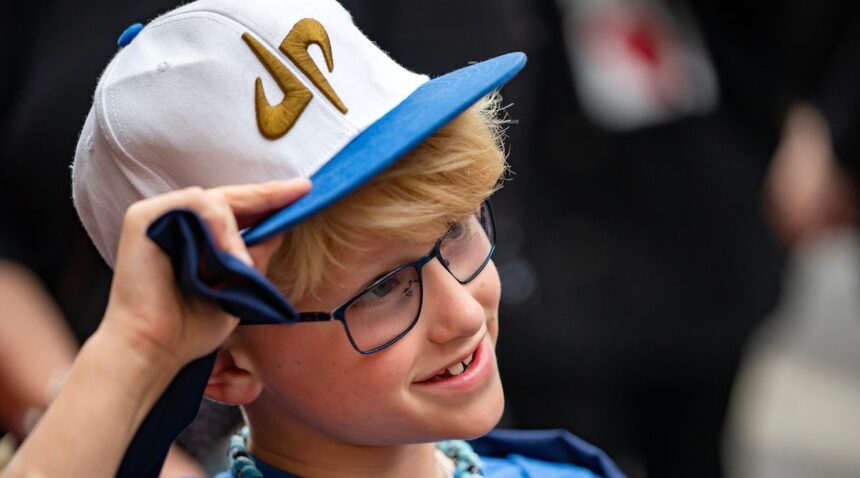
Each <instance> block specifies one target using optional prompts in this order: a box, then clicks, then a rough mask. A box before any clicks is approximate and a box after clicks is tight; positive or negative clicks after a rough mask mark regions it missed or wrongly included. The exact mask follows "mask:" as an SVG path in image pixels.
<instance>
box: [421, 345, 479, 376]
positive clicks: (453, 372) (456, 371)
mask: <svg viewBox="0 0 860 478" xmlns="http://www.w3.org/2000/svg"><path fill="white" fill-rule="evenodd" d="M474 357H475V352H472V353H470V354H469V356H468V357H466V358H465V359H464V360H462V361H460V362H457V363H455V364H453V365H451V366H450V367H448V368H446V369H445V370H442V371H441V372H439V373H437V374H436V375H434V376H432V377H430V379H429V381H431V382H438V381H439V380H445V379H446V378H450V377H456V376H457V375H460V374H461V373H463V372H465V371H466V369H468V368H469V365H470V364H471V363H472V359H473V358H474Z"/></svg>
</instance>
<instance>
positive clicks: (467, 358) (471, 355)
mask: <svg viewBox="0 0 860 478" xmlns="http://www.w3.org/2000/svg"><path fill="white" fill-rule="evenodd" d="M473 355H474V353H471V354H469V356H468V357H466V360H463V363H464V364H465V365H466V366H467V367H468V366H469V364H470V363H472V359H473V358H474V356H473Z"/></svg>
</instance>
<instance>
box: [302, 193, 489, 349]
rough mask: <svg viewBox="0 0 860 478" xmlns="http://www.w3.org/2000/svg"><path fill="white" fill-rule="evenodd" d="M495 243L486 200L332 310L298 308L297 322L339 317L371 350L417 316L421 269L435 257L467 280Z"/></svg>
mask: <svg viewBox="0 0 860 478" xmlns="http://www.w3.org/2000/svg"><path fill="white" fill-rule="evenodd" d="M495 248H496V225H495V222H494V220H493V211H492V209H491V208H490V203H489V202H486V201H485V202H484V203H483V204H481V206H480V207H479V208H478V209H477V210H476V211H475V213H474V214H472V215H471V216H469V217H467V218H466V219H463V220H461V221H458V222H457V223H455V224H453V225H451V227H450V228H449V229H448V231H447V232H446V233H445V235H444V236H442V237H441V238H440V239H439V240H438V241H436V244H435V245H434V246H433V249H432V250H430V252H428V253H427V255H425V256H424V257H422V258H420V259H418V260H416V261H414V262H410V263H408V264H403V265H401V266H399V267H397V268H395V269H393V270H392V271H390V272H387V273H385V274H383V275H382V276H381V277H379V278H378V279H376V280H374V281H373V283H371V284H370V285H368V286H367V287H365V288H364V289H363V290H362V291H361V292H359V293H358V294H356V295H355V296H354V297H353V298H351V299H349V300H348V301H346V302H344V303H343V304H342V305H341V306H340V307H338V308H336V309H335V310H334V311H332V312H331V313H327V312H302V313H300V314H299V319H298V321H299V322H319V321H327V320H338V321H340V322H341V323H342V324H343V327H344V329H345V330H346V335H347V337H349V341H350V343H351V344H352V347H353V348H354V349H355V350H357V351H358V352H359V353H361V354H372V353H374V352H379V351H380V350H382V349H384V348H386V347H388V346H390V345H392V344H393V343H395V342H397V341H398V340H400V339H401V338H403V336H404V335H406V334H407V333H408V332H409V331H410V330H412V327H414V326H415V324H416V323H417V322H418V317H420V316H421V305H422V303H423V300H424V287H423V281H422V278H421V269H422V268H423V267H424V265H425V264H427V263H428V262H430V261H431V260H433V259H434V258H436V259H439V262H440V263H441V264H442V266H443V267H445V270H447V271H448V272H449V273H450V274H451V276H453V277H454V279H457V282H459V283H460V284H466V283H468V282H470V281H471V280H472V279H474V278H475V277H477V276H478V274H480V273H481V271H482V270H484V267H486V265H487V263H489V262H490V257H492V255H493V251H494V250H495Z"/></svg>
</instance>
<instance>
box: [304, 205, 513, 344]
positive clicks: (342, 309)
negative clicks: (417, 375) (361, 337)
mask: <svg viewBox="0 0 860 478" xmlns="http://www.w3.org/2000/svg"><path fill="white" fill-rule="evenodd" d="M485 206H486V209H487V216H488V220H489V226H490V228H489V230H486V229H485V232H487V233H488V236H491V237H489V239H490V251H489V252H488V253H487V257H486V258H485V259H484V262H483V263H481V265H480V266H479V267H478V269H477V270H476V271H475V272H474V273H473V274H472V275H470V276H469V277H468V278H466V279H464V280H460V279H459V278H457V276H456V275H455V274H454V273H453V272H452V271H451V269H450V268H449V267H448V264H446V262H445V258H444V257H443V256H442V253H441V248H442V241H443V240H444V239H445V236H442V237H441V238H439V239H438V240H437V241H436V244H434V245H433V249H431V250H430V252H428V253H427V254H426V255H424V256H423V257H421V258H419V259H417V260H415V261H413V262H409V263H407V264H403V265H400V266H398V267H396V268H394V269H392V270H391V271H389V272H387V273H386V274H385V275H383V276H382V277H380V278H379V279H376V280H375V281H373V283H372V284H370V285H368V286H367V287H365V288H364V289H362V290H361V291H360V292H359V293H358V294H356V295H355V296H354V297H352V298H351V299H349V300H347V301H346V302H344V303H343V304H341V305H339V306H338V307H337V308H336V309H334V310H333V311H331V312H300V313H299V316H298V319H297V320H296V322H326V321H329V320H337V321H339V322H340V323H341V324H343V328H344V330H345V331H346V336H347V337H348V338H349V343H350V344H352V348H354V349H355V350H356V351H357V352H358V353H360V354H362V355H370V354H373V353H376V352H379V351H380V350H383V349H386V348H388V347H390V346H391V345H393V344H394V343H395V342H397V341H398V340H400V339H402V338H403V336H405V335H406V334H408V333H409V331H410V330H412V328H413V327H415V324H417V323H418V319H419V318H420V317H421V309H422V308H423V306H424V278H423V276H422V274H421V269H423V268H424V265H425V264H427V263H428V262H430V261H431V260H433V259H434V258H435V259H438V260H439V263H440V264H442V267H444V268H445V270H446V271H448V273H449V274H451V277H453V278H454V279H455V280H456V281H457V282H459V283H460V284H468V283H469V282H471V281H472V280H474V279H475V277H478V275H479V274H480V273H481V272H483V270H484V268H485V267H487V264H489V263H490V259H492V257H493V252H495V250H496V220H495V217H494V216H493V208H492V206H490V201H489V199H488V200H485V201H484V202H483V203H482V204H481V207H482V208H483V207H485ZM407 267H412V268H414V269H415V272H416V273H417V274H418V285H419V286H420V287H421V297H419V302H418V313H417V314H415V318H414V319H413V320H412V323H410V324H409V326H408V327H406V329H404V330H403V332H400V333H399V334H398V335H397V336H395V337H394V338H392V339H391V340H389V341H388V342H385V343H384V344H382V345H379V346H376V347H373V348H372V349H370V350H362V349H361V348H360V347H359V346H358V344H357V343H356V342H355V339H354V338H353V337H352V333H351V332H350V331H349V324H347V322H346V311H347V309H349V307H350V306H351V305H352V304H354V303H355V302H356V301H357V300H359V299H360V298H361V296H363V295H364V294H366V293H367V292H369V291H370V290H371V289H373V288H374V287H376V286H378V285H380V284H382V283H383V282H385V281H386V280H388V279H389V278H391V277H393V276H395V275H397V274H399V273H400V271H402V270H404V269H406V268H407Z"/></svg>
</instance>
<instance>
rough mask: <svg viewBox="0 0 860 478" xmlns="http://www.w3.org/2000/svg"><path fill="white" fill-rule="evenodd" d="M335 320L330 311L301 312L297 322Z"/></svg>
mask: <svg viewBox="0 0 860 478" xmlns="http://www.w3.org/2000/svg"><path fill="white" fill-rule="evenodd" d="M328 320H334V317H332V315H331V314H329V313H328V312H301V313H299V317H298V320H296V322H325V321H328Z"/></svg>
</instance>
